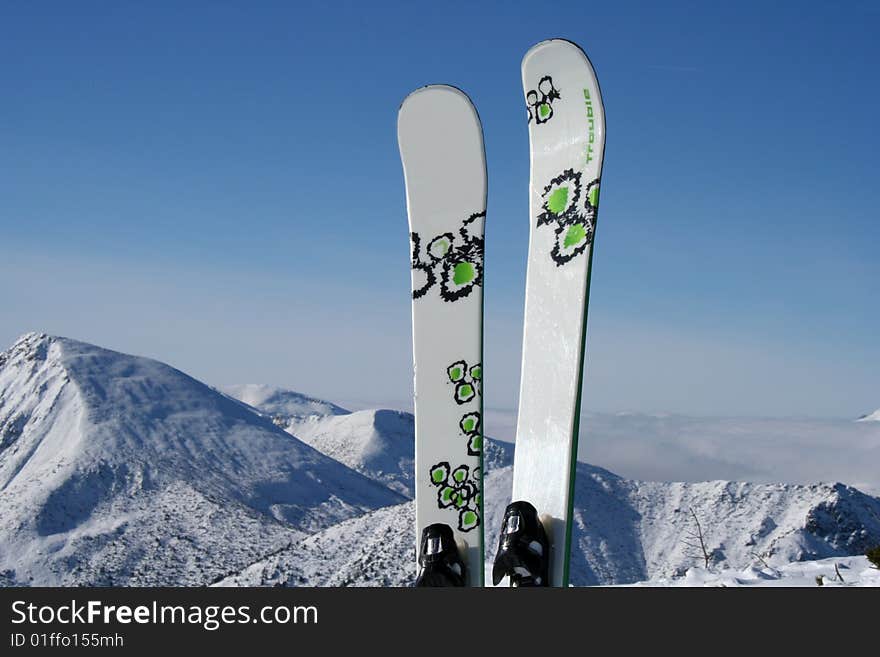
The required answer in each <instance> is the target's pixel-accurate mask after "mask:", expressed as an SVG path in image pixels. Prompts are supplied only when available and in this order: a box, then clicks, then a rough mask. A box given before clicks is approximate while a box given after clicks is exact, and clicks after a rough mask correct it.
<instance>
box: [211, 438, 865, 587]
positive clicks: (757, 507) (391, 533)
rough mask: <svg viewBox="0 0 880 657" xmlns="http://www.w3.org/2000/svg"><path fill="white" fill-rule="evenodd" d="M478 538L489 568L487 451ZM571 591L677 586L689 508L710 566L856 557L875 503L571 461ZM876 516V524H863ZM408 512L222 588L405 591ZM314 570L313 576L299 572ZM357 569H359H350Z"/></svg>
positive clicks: (354, 524)
mask: <svg viewBox="0 0 880 657" xmlns="http://www.w3.org/2000/svg"><path fill="white" fill-rule="evenodd" d="M486 445H487V452H488V454H489V455H490V458H489V459H487V461H488V463H489V466H488V473H487V475H486V483H485V486H486V498H485V499H486V518H487V519H486V528H487V530H486V537H487V548H488V555H487V559H488V560H489V561H490V562H491V559H492V555H493V553H494V550H495V546H496V543H497V538H496V536H495V531H496V528H498V527H499V526H500V522H501V515H502V513H503V509H504V506H505V505H506V504H507V501H508V500H509V496H510V488H511V474H512V473H511V468H510V465H509V463H510V455H511V454H512V450H513V446H512V445H510V444H507V443H502V442H498V441H494V443H490V442H489V441H487V443H486ZM577 477H578V478H577V487H576V491H575V529H574V540H573V546H572V583H573V584H575V585H579V586H583V585H594V584H623V583H633V582H640V581H643V580H648V579H652V578H654V579H656V578H662V577H666V578H675V577H680V576H682V575H683V574H684V573H686V572H687V571H688V569H690V568H693V567H696V566H698V565H702V563H703V561H702V558H701V556H700V555H699V554H698V553H697V552H696V551H695V550H693V549H691V548H689V547H687V546H686V545H685V544H684V543H685V541H687V540H689V539H688V533H690V532H692V531H693V529H694V524H693V519H692V517H691V516H690V515H689V510H690V509H694V512H695V513H696V515H697V518H698V520H699V521H700V524H701V526H702V529H703V532H704V536H705V539H706V541H707V545H708V548H709V550H710V551H711V552H712V553H713V559H712V564H711V568H712V570H713V571H720V570H723V569H737V570H739V569H743V568H749V567H752V566H755V565H758V566H761V567H763V566H764V562H766V563H768V564H771V565H773V566H782V565H784V564H787V563H789V562H791V561H801V560H809V559H818V558H824V557H832V556H845V555H851V554H860V553H862V552H864V550H865V549H866V547H867V546H868V545H873V544H876V543H880V500H878V499H877V498H873V497H870V496H867V495H864V494H862V493H860V492H859V491H857V490H855V489H853V488H850V487H847V486H843V485H841V484H817V485H813V486H798V485H782V484H747V483H732V482H725V481H716V482H704V483H696V484H689V483H652V482H639V481H632V480H626V479H622V478H620V477H618V476H616V475H614V474H612V473H610V472H608V471H606V470H602V469H601V468H596V467H594V466H591V465H587V464H585V463H578V472H577ZM875 514H877V515H875ZM413 525H414V517H413V509H412V504H408V505H400V506H396V507H392V508H389V509H380V510H378V511H375V512H372V513H370V514H368V515H365V516H361V517H359V518H355V519H353V520H349V521H346V522H345V523H342V524H340V525H338V526H336V527H332V528H330V529H327V530H325V531H323V532H321V533H319V534H316V535H314V536H311V537H309V538H307V539H305V540H304V541H302V542H300V543H298V544H296V545H295V546H292V547H291V548H289V549H287V550H283V551H281V552H279V553H278V554H276V555H273V557H272V558H271V559H269V560H261V561H259V562H256V563H254V564H252V565H251V566H250V567H249V568H248V569H246V570H244V571H242V572H241V573H239V574H237V575H236V576H234V577H232V578H229V579H227V580H225V581H224V582H223V584H224V585H249V586H265V585H279V584H281V585H289V586H297V585H303V584H315V585H340V584H345V585H355V586H386V585H388V584H389V583H390V584H394V585H407V584H408V583H410V582H411V581H412V580H413V578H414V577H415V567H414V565H413V564H414V559H415V549H414V543H415V536H414V533H413V532H414V529H413ZM313 560H316V561H317V563H318V564H320V567H319V568H317V569H315V568H314V567H313V566H311V565H309V564H311V563H312V561H313ZM364 564H368V565H369V567H368V568H367V570H366V571H364V572H361V571H360V570H359V569H361V568H362V567H364V566H363V565H364Z"/></svg>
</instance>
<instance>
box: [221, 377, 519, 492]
mask: <svg viewBox="0 0 880 657" xmlns="http://www.w3.org/2000/svg"><path fill="white" fill-rule="evenodd" d="M250 388H251V386H228V387H226V388H224V391H226V392H228V393H229V394H231V395H232V396H233V397H235V398H236V399H239V400H240V401H243V402H245V403H247V404H249V405H251V406H253V407H254V408H256V409H257V410H258V411H259V412H260V413H263V414H264V415H267V416H270V417H272V418H273V421H275V422H276V424H278V425H279V426H282V427H283V428H284V429H285V430H286V431H287V432H288V433H290V434H291V435H293V436H295V437H297V438H299V439H300V440H302V441H303V442H304V443H307V444H309V445H311V446H312V447H314V448H315V449H317V450H319V451H320V452H323V453H324V454H326V455H327V456H330V457H332V458H334V459H336V460H337V461H340V462H341V463H344V464H345V465H347V466H348V467H350V468H352V469H354V470H357V471H358V472H360V473H361V474H363V475H366V476H367V477H370V478H371V479H374V480H376V481H378V482H381V483H383V484H385V485H386V486H388V487H389V488H391V489H392V490H395V491H397V492H399V493H401V494H403V495H406V496H407V497H410V498H412V497H414V495H415V489H414V487H413V486H414V484H413V473H414V461H415V442H414V431H415V419H414V418H413V415H412V413H406V412H403V411H395V410H389V409H378V410H364V411H356V412H354V413H349V412H347V411H344V412H336V411H330V412H321V411H320V409H322V408H332V409H339V407H338V406H335V405H334V404H330V403H329V402H321V401H320V400H312V399H311V398H307V399H310V401H312V402H314V404H313V406H312V408H315V409H318V410H316V412H315V413H311V414H309V415H304V414H300V415H298V416H297V415H288V416H286V417H285V419H284V420H283V421H279V419H278V417H279V416H278V415H277V413H276V408H275V407H274V405H273V404H272V403H271V402H270V403H265V404H264V403H262V402H261V401H260V400H259V399H258V398H255V397H254V396H250V397H249V396H247V395H245V394H242V391H245V390H248V389H250ZM273 390H275V391H276V392H275V394H277V395H278V396H281V397H283V398H286V397H293V398H294V399H296V398H298V397H303V395H301V394H300V393H297V392H293V391H290V390H284V389H273ZM496 445H497V443H489V447H487V449H486V451H485V454H484V461H485V462H486V467H487V468H490V467H502V466H504V465H510V463H511V462H512V454H511V453H509V450H508V449H506V448H498V447H497V446H496Z"/></svg>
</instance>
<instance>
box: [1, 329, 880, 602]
mask: <svg viewBox="0 0 880 657" xmlns="http://www.w3.org/2000/svg"><path fill="white" fill-rule="evenodd" d="M485 451H486V456H485V461H486V468H487V473H486V478H485V490H486V518H485V527H486V540H487V548H488V551H489V555H488V556H489V558H491V552H492V551H493V549H494V543H495V540H496V536H495V532H496V528H497V527H498V526H499V523H500V514H501V512H502V510H503V507H504V506H505V504H506V503H507V501H508V499H509V495H510V489H511V475H512V472H511V462H512V453H513V446H512V445H510V444H508V443H503V442H500V441H491V440H490V441H487V444H486V447H485ZM413 485H414V482H413V418H412V416H411V415H410V414H407V413H401V412H398V411H391V410H370V411H359V412H355V413H350V412H348V411H347V410H345V409H343V408H341V407H339V406H337V405H335V404H332V403H330V402H326V401H323V400H319V399H314V398H311V397H308V396H306V395H302V394H300V393H295V392H292V391H288V390H283V389H278V388H270V387H267V386H259V385H245V386H229V387H225V388H223V389H222V392H221V391H219V390H215V389H213V388H211V387H209V386H207V385H205V384H203V383H200V382H199V381H196V380H195V379H192V378H191V377H189V376H187V375H186V374H183V373H182V372H180V371H178V370H175V369H174V368H172V367H169V366H167V365H164V364H162V363H159V362H157V361H153V360H149V359H145V358H138V357H134V356H128V355H125V354H120V353H117V352H112V351H108V350H105V349H102V348H100V347H95V346H92V345H88V344H85V343H82V342H77V341H74V340H69V339H65V338H57V337H51V336H46V335H38V334H29V335H26V336H24V337H22V338H21V339H20V340H18V341H17V342H16V344H15V345H13V346H12V347H11V348H10V349H9V350H7V351H5V352H3V353H2V354H0V585H3V584H6V585H14V584H27V585H89V584H94V585H105V584H116V585H205V584H211V583H219V584H222V585H274V584H284V585H293V586H297V585H384V586H389V585H406V584H408V583H411V581H412V579H413V577H414V574H415V570H414V559H415V554H414V552H415V548H414V545H415V533H414V527H413V525H414V515H413V504H412V502H411V501H409V498H411V497H412V495H413ZM575 507H576V509H575V533H574V541H573V546H572V550H573V553H572V562H573V566H572V578H573V581H574V583H575V584H581V585H585V584H597V583H601V584H610V583H632V582H638V581H643V580H648V579H653V580H655V581H659V579H660V578H673V579H674V578H678V577H680V576H681V575H683V574H684V573H685V572H686V571H687V570H688V568H690V567H693V566H696V565H702V564H703V558H702V556H701V555H700V554H697V553H696V552H695V550H694V549H693V548H692V547H689V546H688V545H687V543H689V542H691V541H689V539H688V535H689V534H691V533H693V531H694V530H695V527H696V522H699V523H700V526H701V529H702V531H703V534H704V537H705V539H706V543H707V546H708V549H709V552H710V569H714V570H718V571H719V572H720V571H721V570H722V569H728V570H729V569H741V568H750V567H756V565H757V566H759V567H760V568H764V567H767V568H778V567H782V565H784V564H786V563H788V562H792V561H803V560H808V559H821V558H828V557H842V556H845V555H855V554H860V553H862V552H863V551H864V550H865V549H866V547H868V546H869V545H873V544H877V543H880V500H878V499H877V498H874V497H871V496H869V495H865V494H864V493H861V492H860V491H858V490H856V489H854V488H852V487H849V486H845V485H843V484H815V485H809V486H802V485H786V484H748V483H733V482H726V481H715V482H705V483H656V482H639V481H633V480H627V479H623V478H621V477H618V476H617V475H614V474H613V473H611V472H608V471H606V470H603V469H601V468H597V467H594V466H591V465H587V464H585V463H579V464H578V477H577V487H576V494H575Z"/></svg>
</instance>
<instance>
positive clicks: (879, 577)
mask: <svg viewBox="0 0 880 657" xmlns="http://www.w3.org/2000/svg"><path fill="white" fill-rule="evenodd" d="M820 582H821V584H820ZM637 586H726V587H731V586H803V587H806V586H809V587H816V586H823V587H824V586H832V587H839V586H872V587H877V586H880V569H878V568H877V567H876V566H873V565H872V564H871V563H870V562H869V561H868V558H867V557H834V558H831V559H818V560H816V561H798V562H795V563H789V564H785V565H784V566H781V567H779V568H770V567H767V566H763V567H755V566H749V567H748V568H743V569H742V570H731V569H725V570H718V571H708V570H705V569H704V568H692V569H690V570H688V571H687V573H686V574H685V575H684V577H678V578H675V579H669V578H659V579H656V580H651V581H648V582H639V583H638V584H637Z"/></svg>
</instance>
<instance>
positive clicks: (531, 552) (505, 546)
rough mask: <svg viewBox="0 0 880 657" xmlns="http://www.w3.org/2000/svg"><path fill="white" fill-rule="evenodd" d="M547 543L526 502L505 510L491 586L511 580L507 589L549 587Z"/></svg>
mask: <svg viewBox="0 0 880 657" xmlns="http://www.w3.org/2000/svg"><path fill="white" fill-rule="evenodd" d="M549 564H550V541H549V540H548V539H547V532H546V531H545V530H544V525H542V524H541V520H540V519H539V518H538V512H537V511H535V507H533V506H532V505H531V504H529V503H528V502H513V503H511V504H508V505H507V509H505V510H504V522H503V523H501V537H500V538H499V540H498V552H497V553H496V554H495V564H494V565H493V567H492V583H493V584H494V585H495V586H498V583H499V582H500V581H501V580H502V579H504V577H505V576H506V577H509V578H510V586H517V587H518V586H549V570H550V569H549Z"/></svg>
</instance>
